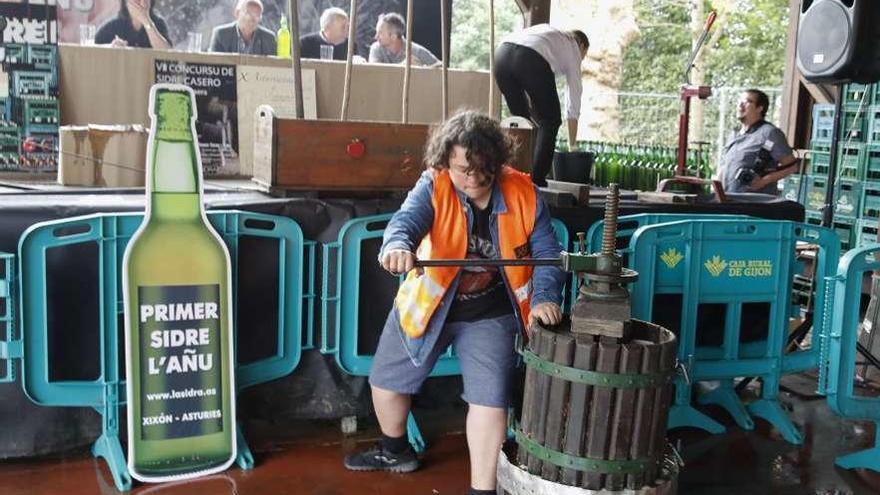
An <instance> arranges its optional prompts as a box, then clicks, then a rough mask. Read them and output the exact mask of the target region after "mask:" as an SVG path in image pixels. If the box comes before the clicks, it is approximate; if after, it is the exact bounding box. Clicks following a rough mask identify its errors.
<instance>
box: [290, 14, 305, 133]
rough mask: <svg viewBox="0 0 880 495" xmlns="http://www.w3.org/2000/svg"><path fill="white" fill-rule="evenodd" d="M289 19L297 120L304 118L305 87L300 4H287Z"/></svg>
mask: <svg viewBox="0 0 880 495" xmlns="http://www.w3.org/2000/svg"><path fill="white" fill-rule="evenodd" d="M287 10H288V13H289V15H288V19H290V53H291V55H292V56H291V57H290V59H291V62H292V64H293V98H294V104H295V107H296V118H298V119H301V118H303V115H304V113H305V112H304V111H303V85H302V60H301V51H302V50H300V46H299V2H298V0H289V1H288V2H287Z"/></svg>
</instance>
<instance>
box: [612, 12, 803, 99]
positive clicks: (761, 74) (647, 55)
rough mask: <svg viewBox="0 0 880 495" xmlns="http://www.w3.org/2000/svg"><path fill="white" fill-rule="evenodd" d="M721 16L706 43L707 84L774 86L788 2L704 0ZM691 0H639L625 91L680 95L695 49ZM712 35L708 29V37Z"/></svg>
mask: <svg viewBox="0 0 880 495" xmlns="http://www.w3.org/2000/svg"><path fill="white" fill-rule="evenodd" d="M703 1H704V7H705V12H706V13H707V14H708V12H710V11H711V10H712V9H715V10H717V11H719V12H720V11H722V10H723V9H726V15H724V16H719V19H718V21H716V24H715V26H714V27H713V28H712V32H713V33H714V31H716V30H718V29H721V30H722V32H721V33H720V36H718V38H717V43H715V44H714V45H711V46H710V45H707V46H705V47H704V50H706V53H705V59H704V69H705V80H704V84H708V85H711V86H716V87H717V86H740V87H741V86H757V87H768V86H770V87H772V86H779V85H781V84H782V75H783V69H784V56H785V42H786V35H787V30H788V2H787V1H786V0H703ZM691 8H692V6H691V3H690V2H686V1H684V0H636V2H635V9H636V19H637V22H638V25H639V30H640V36H639V37H638V38H637V39H636V40H635V41H634V42H633V43H632V44H630V46H629V47H627V49H626V51H625V54H624V63H623V84H622V88H621V90H622V91H634V92H653V93H676V92H678V87H679V86H680V84H681V82H682V77H683V71H684V64H685V63H686V62H687V59H688V56H689V54H690V51H691V43H692V41H691V39H692V35H691V32H690V16H691V12H690V9H691ZM711 37H712V33H710V38H711Z"/></svg>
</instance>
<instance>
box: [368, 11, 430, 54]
mask: <svg viewBox="0 0 880 495" xmlns="http://www.w3.org/2000/svg"><path fill="white" fill-rule="evenodd" d="M404 33H406V23H405V22H404V20H403V16H402V15H400V14H398V13H396V12H390V13H388V14H381V15H380V16H379V21H378V22H377V23H376V42H375V43H373V44H372V45H370V62H372V63H379V64H400V63H403V60H404V57H406V37H405V36H404ZM410 60H411V61H412V62H411V63H412V65H431V66H433V65H438V64H439V63H440V61H439V60H437V57H435V56H434V54H433V53H431V51H430V50H428V49H427V48H425V47H423V46H422V45H420V44H418V43H412V54H411V56H410Z"/></svg>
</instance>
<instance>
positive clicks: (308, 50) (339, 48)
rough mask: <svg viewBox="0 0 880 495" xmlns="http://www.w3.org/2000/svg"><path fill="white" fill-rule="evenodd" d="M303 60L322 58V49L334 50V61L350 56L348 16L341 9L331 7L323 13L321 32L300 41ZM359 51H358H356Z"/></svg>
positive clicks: (308, 35)
mask: <svg viewBox="0 0 880 495" xmlns="http://www.w3.org/2000/svg"><path fill="white" fill-rule="evenodd" d="M299 45H300V50H301V51H300V56H301V57H302V58H324V57H321V49H322V48H324V47H327V48H324V49H325V50H332V53H333V57H332V58H333V60H345V59H346V57H347V56H348V14H346V13H345V11H344V10H342V9H340V8H339V7H330V8H329V9H326V10H324V12H322V13H321V30H320V31H318V32H317V33H311V34H307V35H305V36H303V37H302V38H300V39H299ZM355 51H357V50H355Z"/></svg>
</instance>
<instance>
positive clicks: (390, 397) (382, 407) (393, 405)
mask: <svg viewBox="0 0 880 495" xmlns="http://www.w3.org/2000/svg"><path fill="white" fill-rule="evenodd" d="M370 388H371V389H372V391H373V408H375V410H376V419H377V420H379V428H381V429H382V433H383V434H385V436H388V437H394V438H398V437H402V436H403V435H406V417H407V415H409V407H410V396H409V395H404V394H400V393H397V392H392V391H391V390H385V389H384V388H379V387H373V386H371V387H370Z"/></svg>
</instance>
